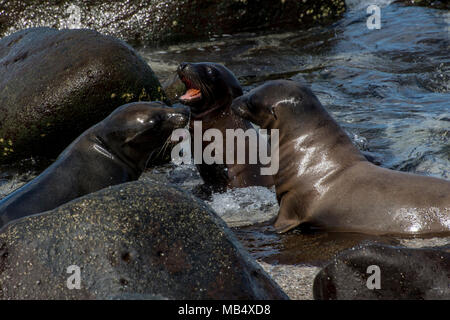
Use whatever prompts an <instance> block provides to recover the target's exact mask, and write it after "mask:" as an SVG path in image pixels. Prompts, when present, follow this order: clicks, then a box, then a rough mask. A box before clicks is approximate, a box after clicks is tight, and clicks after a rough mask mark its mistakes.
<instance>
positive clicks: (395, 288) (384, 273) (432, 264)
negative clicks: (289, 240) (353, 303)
mask: <svg viewBox="0 0 450 320" xmlns="http://www.w3.org/2000/svg"><path fill="white" fill-rule="evenodd" d="M376 277H378V280H379V282H378V283H377V281H378V280H377V279H376ZM313 292H314V298H315V299H321V300H354V299H380V300H385V299H408V300H422V299H444V300H448V299H450V247H446V248H441V249H424V248H420V249H416V248H414V249H411V248H400V247H392V246H384V245H371V246H364V247H360V248H353V249H349V250H347V251H344V252H342V253H341V254H339V255H337V257H336V258H335V259H334V260H333V261H331V262H330V263H329V264H328V265H327V266H326V267H325V268H324V269H322V271H320V272H319V274H318V275H317V276H316V278H315V279H314V286H313Z"/></svg>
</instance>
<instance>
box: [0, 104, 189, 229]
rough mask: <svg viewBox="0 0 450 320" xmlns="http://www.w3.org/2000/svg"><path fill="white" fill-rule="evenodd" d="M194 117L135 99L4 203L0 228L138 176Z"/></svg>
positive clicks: (0, 205) (181, 110)
mask: <svg viewBox="0 0 450 320" xmlns="http://www.w3.org/2000/svg"><path fill="white" fill-rule="evenodd" d="M188 121H189V110H188V108H187V107H185V106H181V105H178V106H177V107H168V106H166V105H165V104H164V103H162V102H135V103H130V104H126V105H123V106H122V107H119V108H117V109H116V110H115V111H114V112H113V113H111V114H110V115H109V116H108V117H107V118H106V119H104V120H103V121H101V122H99V123H98V124H96V125H95V126H93V127H91V128H90V129H88V130H86V131H85V132H84V133H83V134H82V135H81V136H79V137H78V138H77V139H76V140H75V141H74V142H72V144H70V145H69V146H68V147H67V148H66V149H65V150H64V151H63V152H62V153H61V154H60V155H59V157H58V159H57V160H56V161H55V162H54V163H53V164H52V165H51V166H50V167H48V168H47V169H46V170H45V171H44V172H43V173H41V174H40V175H39V176H37V177H36V178H35V179H33V180H32V181H30V182H29V183H27V184H26V185H24V186H23V187H21V188H19V189H18V190H16V191H14V192H13V193H11V194H10V195H8V196H7V197H6V198H4V199H3V200H1V201H0V227H2V226H4V225H5V224H7V223H8V222H10V221H12V220H16V219H19V218H21V217H24V216H29V215H32V214H35V213H40V212H43V211H47V210H51V209H54V208H56V207H58V206H60V205H62V204H64V203H66V202H68V201H70V200H73V199H75V198H78V197H81V196H83V195H85V194H88V193H92V192H95V191H97V190H100V189H103V188H106V187H108V186H112V185H116V184H120V183H124V182H128V181H132V180H137V179H138V178H139V176H140V175H141V173H142V172H143V170H144V169H145V167H146V166H147V165H148V164H151V163H152V160H153V159H157V158H158V155H159V153H160V152H161V150H162V148H163V147H165V146H166V145H167V143H168V141H169V139H170V137H171V134H172V131H173V130H174V129H176V128H181V127H184V126H186V125H187V124H188Z"/></svg>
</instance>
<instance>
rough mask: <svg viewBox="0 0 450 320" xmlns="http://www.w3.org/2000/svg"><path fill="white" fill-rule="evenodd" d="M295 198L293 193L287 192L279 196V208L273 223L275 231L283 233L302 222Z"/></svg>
mask: <svg viewBox="0 0 450 320" xmlns="http://www.w3.org/2000/svg"><path fill="white" fill-rule="evenodd" d="M296 200H297V199H295V194H293V193H287V194H285V195H283V197H282V198H281V203H280V210H279V211H278V216H277V219H276V220H275V223H274V225H273V226H274V228H275V230H276V231H277V233H285V232H287V231H289V230H291V229H293V228H295V227H297V226H298V225H299V224H301V223H302V222H304V221H303V220H301V219H300V216H299V214H298V213H297V211H298V204H297V203H296Z"/></svg>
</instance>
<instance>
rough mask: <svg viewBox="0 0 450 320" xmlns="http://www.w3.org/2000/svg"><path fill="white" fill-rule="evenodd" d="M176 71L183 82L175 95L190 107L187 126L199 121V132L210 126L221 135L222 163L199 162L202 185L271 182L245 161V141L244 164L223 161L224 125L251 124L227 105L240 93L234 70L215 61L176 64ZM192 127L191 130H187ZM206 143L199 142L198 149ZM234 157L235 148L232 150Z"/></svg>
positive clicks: (219, 186)
mask: <svg viewBox="0 0 450 320" xmlns="http://www.w3.org/2000/svg"><path fill="white" fill-rule="evenodd" d="M177 73H178V76H179V78H180V79H181V81H182V82H183V83H184V84H185V86H186V89H187V91H186V93H185V94H184V95H182V96H181V97H180V98H179V101H180V102H181V103H182V104H185V105H187V106H189V107H190V109H191V129H192V123H193V121H201V122H202V135H203V133H204V132H205V131H206V130H208V129H210V128H215V129H219V130H220V131H221V132H222V136H223V146H224V147H223V150H224V153H223V163H224V164H223V165H222V164H212V165H208V164H204V163H203V164H199V165H197V168H198V169H199V172H200V176H201V177H202V179H203V181H204V182H205V184H206V185H209V186H213V187H214V189H216V190H217V191H220V190H222V191H223V190H224V189H225V188H226V187H230V188H240V187H248V186H266V187H269V186H272V185H273V179H272V177H271V176H269V175H261V170H260V169H261V164H259V163H257V164H249V161H248V155H249V143H248V141H246V148H245V150H246V161H245V163H246V164H237V161H236V159H235V161H234V164H226V161H225V160H226V153H227V152H226V148H225V146H226V129H243V130H244V131H246V130H247V129H250V128H253V126H252V124H251V123H250V122H248V121H246V120H244V119H241V118H240V117H237V116H236V115H235V114H234V113H233V112H232V111H231V109H230V106H231V103H232V102H233V99H234V98H236V97H238V96H241V95H242V93H243V92H242V88H241V85H240V84H239V81H238V80H237V79H236V77H235V76H234V74H233V73H232V72H231V71H230V70H228V69H227V68H226V67H224V66H222V65H220V64H217V63H209V62H202V63H186V62H183V63H181V64H180V65H179V67H178V69H177ZM191 131H192V130H191ZM207 145H208V143H207V142H203V146H202V150H204V148H205V147H206V146H207ZM234 155H235V157H236V152H234Z"/></svg>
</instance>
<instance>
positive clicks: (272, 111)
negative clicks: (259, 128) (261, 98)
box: [270, 107, 278, 120]
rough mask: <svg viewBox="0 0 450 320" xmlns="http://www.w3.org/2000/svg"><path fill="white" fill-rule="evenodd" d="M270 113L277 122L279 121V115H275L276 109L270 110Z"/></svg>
mask: <svg viewBox="0 0 450 320" xmlns="http://www.w3.org/2000/svg"><path fill="white" fill-rule="evenodd" d="M270 113H271V114H272V115H273V117H274V118H275V120H278V117H277V114H276V113H275V107H272V108H270Z"/></svg>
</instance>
